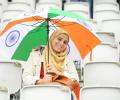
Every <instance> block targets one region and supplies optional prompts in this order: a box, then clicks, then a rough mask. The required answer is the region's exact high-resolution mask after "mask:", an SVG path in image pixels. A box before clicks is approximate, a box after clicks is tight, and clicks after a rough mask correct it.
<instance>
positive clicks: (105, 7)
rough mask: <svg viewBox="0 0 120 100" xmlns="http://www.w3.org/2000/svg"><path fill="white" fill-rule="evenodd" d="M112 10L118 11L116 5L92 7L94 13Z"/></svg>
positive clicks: (107, 4) (102, 4)
mask: <svg viewBox="0 0 120 100" xmlns="http://www.w3.org/2000/svg"><path fill="white" fill-rule="evenodd" d="M104 10H114V11H119V5H118V4H117V3H107V2H104V3H96V4H95V5H94V11H104Z"/></svg>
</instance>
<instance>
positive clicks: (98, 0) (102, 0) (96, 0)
mask: <svg viewBox="0 0 120 100" xmlns="http://www.w3.org/2000/svg"><path fill="white" fill-rule="evenodd" d="M94 2H95V3H103V2H107V3H116V0H94Z"/></svg>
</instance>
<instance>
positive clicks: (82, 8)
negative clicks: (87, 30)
mask: <svg viewBox="0 0 120 100" xmlns="http://www.w3.org/2000/svg"><path fill="white" fill-rule="evenodd" d="M64 10H65V11H70V12H75V13H78V14H80V15H81V16H83V17H85V18H89V6H88V3H85V2H79V3H78V2H73V3H69V2H68V3H65V4H64Z"/></svg>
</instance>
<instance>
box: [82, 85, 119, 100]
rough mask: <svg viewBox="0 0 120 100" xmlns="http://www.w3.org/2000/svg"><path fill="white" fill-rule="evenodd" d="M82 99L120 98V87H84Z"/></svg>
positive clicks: (113, 99)
mask: <svg viewBox="0 0 120 100" xmlns="http://www.w3.org/2000/svg"><path fill="white" fill-rule="evenodd" d="M81 100H120V88H119V87H100V86H98V87H84V88H82V89H81Z"/></svg>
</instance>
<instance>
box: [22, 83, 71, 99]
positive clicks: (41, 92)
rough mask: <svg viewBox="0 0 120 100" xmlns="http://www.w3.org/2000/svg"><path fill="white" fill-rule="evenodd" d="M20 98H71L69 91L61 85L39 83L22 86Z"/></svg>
mask: <svg viewBox="0 0 120 100" xmlns="http://www.w3.org/2000/svg"><path fill="white" fill-rule="evenodd" d="M20 93H21V94H20V100H40V99H43V100H71V91H70V89H69V88H68V87H62V86H61V85H50V84H48V85H47V84H46V85H40V86H28V87H23V88H22V89H21V92H20Z"/></svg>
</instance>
